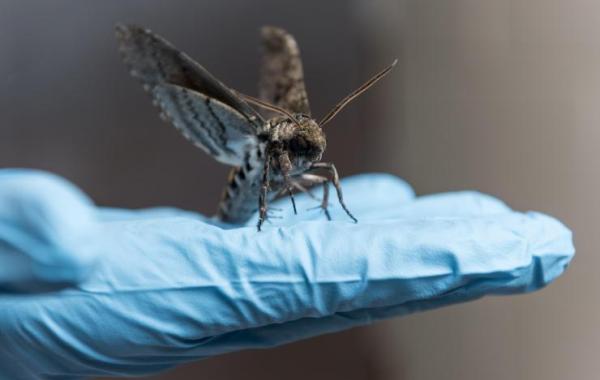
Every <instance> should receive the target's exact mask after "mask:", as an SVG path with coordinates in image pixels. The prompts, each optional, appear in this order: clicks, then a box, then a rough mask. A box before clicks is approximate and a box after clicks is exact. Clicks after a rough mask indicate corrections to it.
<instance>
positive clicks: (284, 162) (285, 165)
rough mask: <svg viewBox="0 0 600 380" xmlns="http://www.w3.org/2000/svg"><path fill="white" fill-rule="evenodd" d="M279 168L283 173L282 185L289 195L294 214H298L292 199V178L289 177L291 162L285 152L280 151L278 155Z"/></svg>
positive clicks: (294, 201)
mask: <svg viewBox="0 0 600 380" xmlns="http://www.w3.org/2000/svg"><path fill="white" fill-rule="evenodd" d="M278 161H279V168H280V169H281V174H283V180H284V184H283V185H284V186H285V189H286V190H287V192H288V194H289V195H290V200H291V201H292V206H293V207H294V215H297V214H298V210H297V209H296V200H295V199H294V191H293V185H292V180H291V178H290V171H291V170H292V162H291V161H290V158H289V156H288V155H287V153H282V154H280V155H279V157H278Z"/></svg>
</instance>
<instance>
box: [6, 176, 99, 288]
mask: <svg viewBox="0 0 600 380" xmlns="http://www.w3.org/2000/svg"><path fill="white" fill-rule="evenodd" d="M92 206H93V205H92V203H91V201H90V200H89V199H88V198H87V197H86V196H85V195H84V194H83V193H82V192H81V191H80V190H79V189H77V188H76V187H74V186H73V185H72V184H70V183H68V182H67V181H65V180H64V179H62V178H60V177H57V176H55V175H52V174H49V173H45V172H41V171H35V170H23V169H3V170H0V290H1V291H43V290H49V289H54V288H56V287H60V286H66V285H69V284H73V283H76V282H78V281H80V280H81V279H82V278H84V277H85V274H86V273H87V272H88V271H89V269H90V268H91V267H92V265H93V263H94V261H95V259H96V256H97V254H98V250H97V249H96V247H94V243H93V240H91V239H90V237H91V236H96V235H97V231H96V227H97V226H96V223H95V220H94V217H93V212H92Z"/></svg>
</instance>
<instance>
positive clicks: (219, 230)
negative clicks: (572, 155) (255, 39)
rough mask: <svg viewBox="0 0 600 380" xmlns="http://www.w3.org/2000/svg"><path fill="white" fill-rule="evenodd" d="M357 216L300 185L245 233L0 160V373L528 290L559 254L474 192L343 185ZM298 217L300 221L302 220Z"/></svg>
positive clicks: (196, 353)
mask: <svg viewBox="0 0 600 380" xmlns="http://www.w3.org/2000/svg"><path fill="white" fill-rule="evenodd" d="M343 189H344V192H345V197H346V200H347V203H348V205H349V206H350V208H351V210H352V211H353V212H354V214H355V215H356V216H357V218H358V219H359V223H358V224H353V223H351V222H350V221H349V220H348V219H347V217H346V216H345V215H344V213H343V212H342V211H340V210H339V207H338V206H337V204H334V205H332V216H333V218H334V221H333V222H327V221H326V220H325V217H324V216H323V215H322V214H321V213H320V211H319V210H312V211H302V210H304V209H306V208H309V207H312V206H314V205H315V203H316V202H315V201H314V200H311V199H309V198H308V197H306V196H298V199H297V201H298V207H299V210H301V212H300V214H299V215H298V216H293V215H291V211H290V209H291V206H290V205H289V204H288V203H287V202H288V201H286V200H283V201H282V202H284V203H281V202H280V204H279V205H276V206H278V207H282V208H283V211H281V212H280V213H281V216H283V219H281V220H277V221H280V222H282V223H286V225H285V226H275V225H271V226H269V224H266V225H265V228H264V230H263V231H262V232H260V233H259V232H257V231H256V227H255V226H254V222H255V221H252V222H250V225H249V226H248V227H247V228H233V226H224V225H219V224H218V223H216V222H214V221H212V220H211V219H209V218H205V217H202V216H200V215H197V214H194V213H190V212H185V211H180V210H174V209H151V210H142V211H127V210H115V209H97V208H95V207H94V206H93V204H92V203H91V202H90V201H89V200H88V199H87V198H86V197H85V196H84V195H83V194H82V193H81V192H80V191H78V190H77V189H76V188H74V187H73V186H72V185H70V184H68V183H66V182H65V181H64V180H61V179H60V178H57V177H55V176H52V175H49V174H45V173H41V172H32V171H17V170H4V171H0V283H1V284H0V285H1V288H2V293H0V294H1V295H0V378H5V377H6V378H10V379H19V378H27V379H28V378H60V379H64V378H70V377H79V376H83V375H140V374H147V373H153V372H157V371H160V370H164V369H166V368H169V367H172V366H174V365H177V364H179V363H183V362H187V361H191V360H195V359H199V358H204V357H208V356H212V355H218V354H221V353H225V352H230V351H236V350H241V349H245V348H256V347H270V346H275V345H279V344H283V343H286V342H291V341H295V340H298V339H303V338H307V337H311V336H315V335H319V334H323V333H327V332H332V331H338V330H342V329H347V328H350V327H354V326H359V325H364V324H367V323H370V322H372V321H376V320H379V319H383V318H389V317H393V316H398V315H405V314H408V313H412V312H416V311H422V310H427V309H431V308H436V307H441V306H445V305H448V304H452V303H457V302H464V301H467V300H472V299H475V298H478V297H481V296H484V295H487V294H513V293H521V292H526V291H531V290H535V289H539V288H541V287H543V286H544V285H546V284H548V283H549V282H551V281H552V280H554V279H555V278H556V277H557V276H559V275H560V274H561V273H562V272H563V271H564V269H565V267H566V266H567V264H568V263H569V261H570V259H571V258H572V256H573V253H574V250H573V246H572V240H571V233H570V232H569V230H568V229H567V228H565V227H564V226H563V225H562V224H561V223H559V222H558V221H556V220H555V219H553V218H551V217H549V216H546V215H542V214H538V213H525V214H524V213H517V212H514V211H511V210H510V209H509V208H508V207H507V206H506V205H504V204H503V203H502V202H500V201H498V200H496V199H494V198H492V197H489V196H486V195H482V194H478V193H474V192H460V193H450V194H441V195H434V196H426V197H420V198H416V199H415V198H414V195H413V191H412V190H411V188H410V187H409V186H408V185H407V184H406V183H404V182H402V181H401V180H399V179H397V178H394V177H391V176H389V175H378V174H371V175H362V176H357V177H353V178H350V179H347V180H345V181H344V183H343ZM309 220H310V221H309Z"/></svg>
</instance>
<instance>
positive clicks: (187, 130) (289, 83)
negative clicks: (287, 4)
mask: <svg viewBox="0 0 600 380" xmlns="http://www.w3.org/2000/svg"><path fill="white" fill-rule="evenodd" d="M116 32H117V39H118V40H119V44H120V51H121V53H122V55H123V59H124V61H125V63H126V64H127V65H128V66H129V68H130V72H131V74H132V75H133V76H134V77H136V78H137V79H139V80H140V81H141V82H142V84H143V85H144V88H145V89H146V90H148V91H149V92H150V93H151V94H152V96H153V97H154V102H155V104H156V105H158V106H159V107H160V108H161V110H162V113H161V115H163V116H164V117H165V118H166V119H167V120H168V121H170V122H171V123H172V124H173V125H174V126H175V127H176V128H177V129H178V130H179V131H180V132H182V133H183V135H184V136H185V137H186V138H187V139H189V140H190V141H191V142H193V143H194V144H195V145H197V146H198V147H200V148H201V149H202V150H204V151H205V152H206V153H208V154H209V155H211V156H213V157H214V158H215V159H216V160H218V161H220V162H222V163H224V164H227V165H231V166H234V168H233V169H232V170H231V172H230V175H229V179H228V181H227V182H228V183H227V186H226V187H225V189H224V191H223V196H222V198H221V201H220V203H219V208H218V212H217V215H218V217H219V218H220V219H222V220H223V221H225V222H230V223H236V224H244V223H246V222H247V221H248V220H249V219H251V218H252V217H253V215H255V214H256V212H257V211H258V224H257V227H258V230H259V231H260V229H261V227H262V224H263V222H264V221H265V220H266V219H267V216H268V203H269V201H270V200H272V199H273V198H275V197H277V196H278V195H281V194H283V193H287V194H288V195H289V196H290V197H291V198H292V204H293V207H294V212H296V206H295V203H294V201H293V192H294V191H303V192H307V191H308V189H307V188H308V187H310V186H312V185H315V184H320V185H322V186H323V198H322V200H321V202H320V205H319V206H318V207H320V208H321V209H323V211H324V213H325V216H326V217H327V219H331V218H330V215H329V212H328V210H327V208H328V199H329V187H328V184H329V183H330V182H331V183H332V184H333V185H334V188H335V190H336V192H337V197H338V201H339V203H340V205H341V206H342V208H343V209H344V211H345V212H346V213H347V214H348V216H349V217H350V218H351V219H352V220H353V221H354V222H356V221H357V220H356V218H355V217H354V216H353V215H352V214H351V213H350V211H349V210H348V208H347V207H346V205H345V204H344V199H343V196H342V189H341V186H340V182H339V175H338V173H337V170H336V168H335V166H334V165H333V164H332V163H324V162H320V160H321V157H322V155H323V152H324V151H325V147H326V140H325V134H324V133H323V130H322V126H323V125H324V124H326V123H328V122H329V121H330V120H331V119H332V118H333V117H334V116H335V115H336V114H337V113H338V112H339V111H340V110H341V109H342V108H343V107H344V106H346V105H347V104H348V103H349V102H350V101H352V100H353V99H354V98H356V97H357V96H358V95H360V94H362V93H363V92H364V91H366V90H367V89H368V88H369V87H371V86H372V85H373V84H374V83H375V82H377V81H378V80H379V79H381V78H382V77H383V76H385V75H386V74H387V73H388V72H389V70H391V67H392V66H393V65H392V66H390V67H388V68H386V69H385V70H384V71H382V72H380V73H378V74H377V75H375V76H374V77H373V78H371V79H370V80H369V81H368V82H366V83H365V84H364V85H363V86H361V87H360V88H359V89H357V90H356V91H354V92H353V93H351V94H350V95H348V96H347V97H346V98H344V99H343V100H342V101H341V102H340V103H338V104H337V105H336V106H335V107H334V108H333V109H332V111H331V112H330V113H329V114H328V115H327V116H326V117H325V118H323V119H322V122H321V123H318V122H317V121H316V120H315V119H313V118H312V117H311V116H310V107H309V103H308V97H307V95H306V89H305V85H304V74H303V71H302V61H301V58H300V53H299V49H298V45H297V43H296V41H295V40H294V38H293V37H292V36H291V35H290V34H289V33H287V32H285V31H284V30H283V29H279V28H274V27H265V28H263V29H262V37H263V61H262V68H261V72H260V86H259V93H260V97H261V99H257V98H254V97H251V96H247V95H242V94H240V93H238V92H236V91H234V90H232V89H230V88H229V87H227V86H225V85H224V84H223V83H221V82H220V81H219V80H217V79H216V78H215V77H213V76H212V75H211V74H210V73H209V72H208V71H207V70H206V69H204V68H203V67H202V66H201V65H200V64H198V63H197V62H195V61H194V60H192V59H191V58H190V57H188V56H187V55H186V54H185V53H183V52H181V51H179V50H178V49H177V48H175V46H174V45H172V44H171V43H169V42H168V41H166V40H165V39H163V38H162V37H159V36H157V35H155V34H153V33H152V32H151V31H149V30H147V29H143V28H140V27H137V26H123V25H118V26H117V28H116ZM394 64H395V62H394ZM248 103H250V104H252V105H255V106H258V107H260V108H262V109H267V110H268V111H270V112H272V113H273V114H274V115H275V116H274V117H272V118H270V119H268V120H265V119H263V117H262V116H261V115H260V114H259V113H258V112H257V111H256V110H254V109H253V108H252V107H251V106H250V105H249V104H248ZM317 171H319V172H321V174H319V173H317Z"/></svg>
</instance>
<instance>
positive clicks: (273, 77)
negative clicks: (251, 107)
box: [259, 26, 310, 116]
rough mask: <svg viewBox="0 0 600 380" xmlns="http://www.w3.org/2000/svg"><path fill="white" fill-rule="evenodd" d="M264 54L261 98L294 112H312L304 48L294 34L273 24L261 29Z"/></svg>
mask: <svg viewBox="0 0 600 380" xmlns="http://www.w3.org/2000/svg"><path fill="white" fill-rule="evenodd" d="M261 35H262V44H263V58H262V66H261V70H260V82H259V95H260V97H261V99H263V100H265V101H267V102H269V103H271V104H274V105H276V106H279V107H282V108H284V109H286V110H288V111H290V112H293V113H303V114H305V115H307V116H310V106H309V104H308V97H307V95H306V88H305V86H304V73H303V71H302V60H301V58H300V50H299V49H298V44H297V43H296V40H294V37H292V36H291V35H290V34H288V33H287V32H286V31H285V30H283V29H280V28H275V27H272V26H265V27H263V28H262V29H261Z"/></svg>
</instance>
